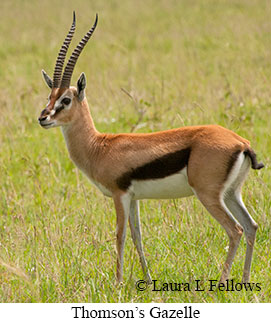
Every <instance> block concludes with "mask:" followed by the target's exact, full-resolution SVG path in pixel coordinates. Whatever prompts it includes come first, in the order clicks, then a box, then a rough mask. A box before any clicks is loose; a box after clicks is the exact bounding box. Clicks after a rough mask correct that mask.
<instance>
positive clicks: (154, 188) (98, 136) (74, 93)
mask: <svg viewBox="0 0 271 323" xmlns="http://www.w3.org/2000/svg"><path fill="white" fill-rule="evenodd" d="M96 25H97V16H96V20H95V23H94V25H93V27H92V28H91V29H90V30H89V31H88V32H87V34H86V35H85V36H84V37H83V38H82V40H81V41H80V43H79V44H78V46H77V47H76V48H75V49H74V51H73V52H72V54H71V57H70V59H69V60H68V63H67V65H66V67H65V70H64V72H63V75H62V69H63V65H64V60H65V56H66V53H67V50H68V47H69V44H70V42H71V39H72V36H73V33H74V30H75V15H74V17H73V23H72V26H71V28H70V31H69V33H68V35H67V37H66V39H65V41H64V43H63V45H62V47H61V49H60V52H59V55H58V57H57V61H56V66H55V70H54V76H53V80H52V79H51V78H50V77H49V76H48V75H47V74H46V73H45V72H44V71H42V73H43V76H44V79H45V82H46V83H47V85H48V86H49V87H50V88H51V94H50V97H49V102H48V104H47V106H46V108H45V109H44V110H43V111H42V112H41V115H40V117H39V123H40V125H41V126H42V127H43V128H45V129H48V128H52V127H57V126H61V128H62V132H63V135H64V138H65V140H66V144H67V147H68V151H69V154H70V157H71V159H72V161H73V162H74V163H75V165H76V166H77V167H78V168H79V169H81V170H82V171H83V172H84V173H85V174H86V176H87V177H88V178H89V179H90V180H91V182H93V183H94V185H96V186H97V187H98V188H99V189H100V190H101V191H102V193H103V194H104V195H106V196H110V197H112V198H113V200H114V203H115V208H116V213H117V252H118V257H117V279H118V281H122V279H123V253H124V242H125V235H126V227H127V222H128V220H129V225H130V229H131V233H132V239H133V242H134V244H135V246H136V249H137V251H138V254H139V257H140V262H141V265H142V268H143V272H144V274H145V277H146V280H147V281H149V282H150V281H151V277H150V274H149V270H148V267H147V263H146V259H145V256H144V252H143V246H142V239H141V232H140V219H139V204H138V200H140V199H149V198H151V199H152V198H156V199H161V198H162V199H170V198H179V197H185V196H190V195H196V197H197V198H198V199H199V200H200V201H201V203H202V204H203V205H204V206H205V208H206V209H207V210H208V211H209V213H210V214H211V215H212V216H213V217H214V218H215V219H216V220H217V221H218V222H219V223H220V224H221V225H222V226H223V228H224V229H225V230H226V232H227V234H228V236H229V250H228V256H227V259H226V262H225V264H224V268H223V271H222V276H221V281H225V280H226V279H227V278H228V276H229V272H230V269H231V265H232V262H233V259H234V256H235V253H236V250H237V247H238V245H239V241H240V238H241V236H242V233H243V230H244V231H245V235H246V242H247V249H246V258H245V265H244V272H243V281H244V282H247V281H248V280H249V274H250V267H251V260H252V253H253V246H254V241H255V236H256V230H257V224H256V222H255V221H254V220H253V219H252V217H251V216H250V215H249V213H248V211H247V209H246V207H245V205H244V203H243V202H242V197H241V187H242V184H243V182H244V180H245V177H246V175H247V173H248V170H249V168H250V167H252V168H253V169H260V168H262V167H263V164H262V163H258V162H257V159H256V155H255V153H254V151H253V150H252V149H251V147H250V144H249V141H248V140H246V139H244V138H242V137H240V136H238V135H237V134H236V133H234V132H232V131H230V130H227V129H225V128H223V127H220V126H217V125H205V126H191V127H183V128H179V129H173V130H167V131H161V132H155V133H142V134H135V133H128V134H125V133H121V134H104V133H99V132H98V131H97V130H96V128H95V125H94V123H93V120H92V117H91V115H90V111H89V107H88V103H87V99H86V97H85V87H86V77H85V74H84V73H82V74H81V76H80V77H79V79H78V81H77V87H72V86H70V80H71V76H72V73H73V69H74V66H75V64H76V61H77V59H78V57H79V55H80V53H81V51H82V50H83V48H84V46H85V45H86V43H87V42H88V40H89V38H90V37H91V35H92V33H93V31H94V30H95V27H96ZM61 75H62V77H61Z"/></svg>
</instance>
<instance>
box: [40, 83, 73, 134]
mask: <svg viewBox="0 0 271 323" xmlns="http://www.w3.org/2000/svg"><path fill="white" fill-rule="evenodd" d="M76 100H77V97H76V89H75V88H70V89H59V88H54V89H53V90H52V92H51V94H50V96H49V98H48V103H47V105H46V107H45V109H44V110H42V111H41V114H40V117H39V119H38V120H39V124H40V125H41V126H42V127H43V128H45V129H49V128H53V127H58V126H65V125H68V124H69V123H70V122H71V121H72V120H73V119H74V117H75V115H74V114H75V113H76V111H75V109H76Z"/></svg>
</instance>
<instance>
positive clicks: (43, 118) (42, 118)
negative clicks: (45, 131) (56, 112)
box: [38, 116, 47, 122]
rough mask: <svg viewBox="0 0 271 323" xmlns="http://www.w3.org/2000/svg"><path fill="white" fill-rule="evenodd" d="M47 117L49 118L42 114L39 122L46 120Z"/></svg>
mask: <svg viewBox="0 0 271 323" xmlns="http://www.w3.org/2000/svg"><path fill="white" fill-rule="evenodd" d="M46 118H47V116H40V117H39V118H38V120H39V122H41V121H44V120H45V119H46Z"/></svg>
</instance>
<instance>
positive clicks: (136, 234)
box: [129, 200, 152, 284]
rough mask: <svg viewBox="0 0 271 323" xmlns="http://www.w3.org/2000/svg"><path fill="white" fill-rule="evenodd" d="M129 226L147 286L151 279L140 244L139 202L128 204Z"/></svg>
mask: <svg viewBox="0 0 271 323" xmlns="http://www.w3.org/2000/svg"><path fill="white" fill-rule="evenodd" d="M129 224H130V229H131V234H132V239H133V242H134V245H135V246H136V249H137V252H138V255H139V259H140V263H141V266H142V269H143V273H144V276H145V279H146V281H147V282H148V283H149V284H151V282H152V279H151V276H150V273H149V269H148V266H147V262H146V259H145V255H144V252H143V244H142V238H141V229H140V217H139V202H138V201H137V200H132V201H131V203H130V213H129Z"/></svg>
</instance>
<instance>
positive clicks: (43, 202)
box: [0, 0, 271, 302]
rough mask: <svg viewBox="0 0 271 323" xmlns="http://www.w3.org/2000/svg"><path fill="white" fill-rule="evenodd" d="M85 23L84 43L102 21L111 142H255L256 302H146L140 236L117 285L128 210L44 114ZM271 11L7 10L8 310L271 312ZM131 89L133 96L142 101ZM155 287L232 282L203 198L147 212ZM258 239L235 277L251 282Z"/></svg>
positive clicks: (100, 88) (4, 257)
mask: <svg viewBox="0 0 271 323" xmlns="http://www.w3.org/2000/svg"><path fill="white" fill-rule="evenodd" d="M74 9H75V10H76V12H77V32H76V34H75V36H74V38H75V40H74V41H73V43H72V44H73V45H72V46H74V45H75V44H76V42H78V41H79V40H80V38H81V37H82V35H83V34H84V33H85V31H86V30H87V29H88V28H89V26H90V25H91V24H92V22H93V21H94V18H95V13H96V12H98V13H99V18H100V19H99V25H98V28H97V30H96V31H95V34H94V36H93V38H92V39H91V41H90V43H89V44H88V45H87V47H86V48H85V50H84V52H83V54H82V56H81V57H80V59H79V61H78V64H77V66H76V69H75V72H74V77H73V83H75V82H76V80H77V78H78V76H79V74H80V73H81V72H82V71H84V72H85V73H86V76H87V80H88V84H87V96H88V99H89V104H90V107H91V112H92V115H93V118H94V120H95V122H96V127H97V129H98V130H99V131H101V132H112V133H117V132H129V131H131V130H134V131H136V132H151V131H157V130H163V129H168V128H173V127H180V126H183V125H196V124H210V123H215V124H220V125H222V126H225V127H227V128H230V129H231V130H233V131H236V132H237V133H238V134H240V135H242V136H244V137H245V138H247V139H249V140H250V141H251V144H252V147H253V148H254V150H255V151H256V152H257V154H258V159H259V160H262V161H263V162H264V163H265V164H266V167H265V168H264V169H263V170H261V171H258V172H255V171H251V172H250V175H249V178H248V180H247V181H246V184H245V186H244V193H243V196H244V201H245V203H246V205H247V207H248V209H249V211H250V212H251V214H252V216H253V217H254V219H255V220H256V222H257V223H258V224H259V230H258V233H257V241H256V246H255V253H254V257H253V264H252V275H251V281H252V282H258V283H260V284H261V287H262V289H261V291H253V292H243V291H242V292H219V291H215V292H209V291H205V292H195V291H190V292H170V291H168V292H166V291H161V292H153V291H151V289H147V290H146V291H144V292H139V291H136V288H135V282H136V281H137V280H138V279H142V271H141V268H140V264H139V260H138V256H137V254H136V251H135V249H134V247H133V245H132V242H131V237H130V233H129V232H128V236H127V244H126V249H125V266H124V268H125V271H124V280H125V282H124V284H123V286H117V285H116V283H115V261H116V252H115V222H116V220H115V211H114V208H113V203H112V201H111V200H110V199H106V198H105V197H103V195H102V194H101V193H100V192H98V191H97V190H96V189H95V188H94V187H93V186H92V185H91V184H90V183H88V181H87V179H86V178H85V177H83V175H82V174H81V173H79V171H78V170H77V169H76V168H75V167H74V166H73V164H72V163H71V161H70V160H69V158H68V153H67V151H66V147H65V143H64V140H63V137H62V134H61V131H60V129H53V130H50V131H45V130H43V129H41V128H40V127H39V125H38V123H37V117H38V115H39V113H40V111H41V109H43V108H44V106H45V105H46V103H47V99H46V98H47V96H48V94H49V93H48V89H47V88H46V86H45V85H44V82H43V81H42V78H41V73H40V70H41V69H42V68H44V69H45V70H46V71H47V72H48V73H49V74H50V75H52V72H53V67H54V63H55V59H56V55H57V52H58V50H59V48H60V45H61V42H62V41H63V39H64V37H65V34H66V32H67V30H68V28H69V26H70V23H71V19H72V10H74ZM270 16H271V5H270V2H269V1H262V0H247V1H241V0H239V1H237V0H230V1H229V0H204V1H203V0H202V1H189V0H184V1H174V0H159V1H157V0H148V1H141V0H139V1H132V0H131V1H121V2H120V1H117V0H114V1H113V0H111V1H105V0H103V1H78V2H76V4H75V2H74V1H71V0H68V1H66V2H65V5H64V6H63V1H51V0H50V1H42V2H41V1H37V0H36V1H31V2H29V1H23V0H9V1H8V0H3V1H2V2H1V21H0V87H1V91H0V301H1V302H153V301H154V302H270V301H271V268H270V267H271V257H270V241H271V230H270V224H271V223H270V222H271V220H270V207H271V202H270V182H271V178H270V156H271V138H270V120H271V97H270V93H271V92H270V78H271V33H270V30H271V19H270ZM121 88H122V89H124V90H126V91H128V92H129V93H131V94H132V96H133V100H131V99H130V98H129V97H128V96H127V95H126V94H125V93H124V91H122V90H121ZM141 222H142V230H143V240H144V248H145V252H146V257H147V261H148V264H149V267H150V271H151V274H152V277H153V279H157V280H160V281H162V282H193V280H195V279H201V280H202V281H204V282H206V283H207V282H208V280H209V279H218V278H219V276H220V273H221V265H222V264H223V262H224V260H225V257H226V249H227V244H228V240H227V237H226V233H225V232H224V231H223V229H222V228H221V227H220V225H219V224H218V223H217V222H216V221H215V220H213V219H212V218H211V216H210V215H209V214H208V212H207V211H206V210H205V209H203V207H202V206H201V204H200V203H199V202H198V201H197V200H196V198H189V199H182V200H174V201H173V200H168V201H167V200H163V201H142V202H141ZM244 254H245V239H244V238H243V239H242V241H241V244H240V247H239V249H238V252H237V255H236V258H235V261H234V264H233V267H232V271H231V278H233V279H234V280H235V281H240V280H241V276H242V270H243V263H244Z"/></svg>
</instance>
